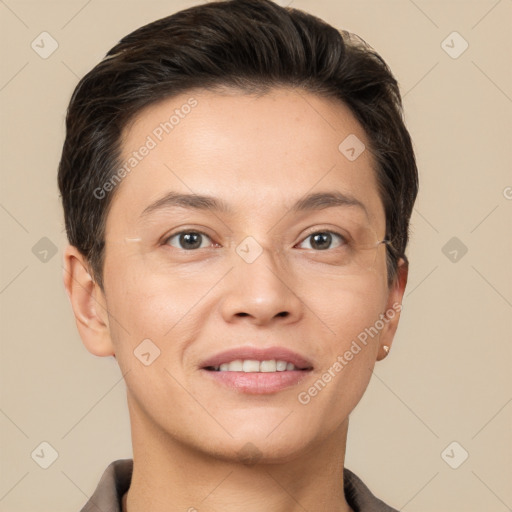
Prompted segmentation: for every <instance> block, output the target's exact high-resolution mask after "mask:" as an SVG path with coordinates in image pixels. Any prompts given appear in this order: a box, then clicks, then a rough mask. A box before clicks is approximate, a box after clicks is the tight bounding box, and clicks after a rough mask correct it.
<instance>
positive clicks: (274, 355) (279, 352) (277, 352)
mask: <svg viewBox="0 0 512 512" xmlns="http://www.w3.org/2000/svg"><path fill="white" fill-rule="evenodd" d="M237 359H241V360H248V359H250V360H256V361H269V360H272V359H274V360H276V361H277V360H279V361H287V362H289V363H292V364H293V365H294V366H295V367H296V368H297V369H296V370H286V371H276V372H268V373H267V372H243V371H241V372H238V371H213V368H214V367H218V366H220V365H221V364H222V363H229V362H230V361H235V360H237ZM312 369H313V365H312V364H311V363H310V362H309V361H308V360H307V359H305V358H304V357H302V356H300V355H299V354H297V353H295V352H292V351H291V350H288V349H286V348H284V347H271V348H266V349H261V348H255V347H240V348H235V349H231V350H226V351H225V352H221V353H219V354H216V355H215V356H213V357H210V358H208V359H206V360H205V361H203V362H202V363H201V370H202V372H203V374H204V375H205V376H206V377H207V378H210V379H212V380H213V381H215V382H217V383H218V384H221V385H223V386H226V387H228V388H231V389H234V390H236V391H239V392H243V393H248V394H255V395H261V394H269V393H276V392H278V391H281V390H283V389H285V388H288V387H290V386H295V385H297V384H299V383H300V382H302V381H303V380H304V379H305V378H306V377H307V376H308V375H309V374H310V372H311V370H312Z"/></svg>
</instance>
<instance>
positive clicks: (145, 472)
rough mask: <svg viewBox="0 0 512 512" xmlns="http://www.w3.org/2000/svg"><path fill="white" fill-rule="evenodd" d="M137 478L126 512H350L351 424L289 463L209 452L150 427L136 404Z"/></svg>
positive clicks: (125, 504)
mask: <svg viewBox="0 0 512 512" xmlns="http://www.w3.org/2000/svg"><path fill="white" fill-rule="evenodd" d="M129 406H130V416H131V425H132V443H133V460H134V465H133V475H132V481H131V485H130V489H129V492H128V493H127V494H125V495H124V497H123V512H149V511H151V512H164V511H165V512H169V511H173V510H180V511H188V512H197V511H199V510H200V511H201V512H213V511H215V510H222V511H223V512H235V511H236V512H238V511H239V510H241V509H243V510H244V511H245V512H260V511H261V510H266V511H269V512H304V510H308V511H309V512H320V511H325V510H329V511H333V512H351V508H350V507H349V505H348V503H347V502H346V499H345V495H344V492H343V464H344V458H345V445H346V436H347V428H348V419H347V420H346V421H345V422H344V423H343V424H342V425H340V427H339V428H338V429H337V430H336V431H335V432H333V433H332V435H331V436H330V437H329V438H327V439H324V440H322V441H321V442H319V443H316V444H314V445H311V446H310V447H309V449H307V450H304V451H302V452H301V453H300V454H299V455H297V456H294V457H290V458H289V459H287V460H284V461H283V460H280V461H276V460H275V459H272V456H271V454H262V456H261V458H259V459H258V461H257V463H254V464H251V463H248V462H247V461H245V462H246V463H242V462H240V460H232V459H230V458H229V457H227V456H225V457H223V456H222V455H219V454H215V455H212V454H207V453H204V451H199V450H197V449H195V448H194V447H193V446H191V445H189V444H185V443H183V442H178V441H177V440H176V439H174V438H171V437H170V436H168V434H166V433H162V431H161V430H159V429H158V428H156V427H155V426H154V424H150V422H149V421H147V419H146V418H144V416H143V415H142V414H140V413H141V411H140V410H137V408H136V407H134V406H133V404H130V401H129Z"/></svg>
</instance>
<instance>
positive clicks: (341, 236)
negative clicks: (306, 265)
mask: <svg viewBox="0 0 512 512" xmlns="http://www.w3.org/2000/svg"><path fill="white" fill-rule="evenodd" d="M191 233H194V234H197V235H201V236H204V237H207V238H209V239H210V240H211V237H210V236H209V235H207V234H206V233H204V232H203V231H200V230H197V229H195V230H192V229H191V230H184V231H178V232H177V233H173V234H172V235H169V236H168V237H166V238H165V239H164V241H163V245H170V244H169V241H170V240H172V239H173V238H175V237H179V236H180V235H184V234H191ZM327 233H328V234H330V235H335V236H336V237H338V238H339V239H341V242H342V245H345V244H347V243H348V241H347V238H346V237H345V236H343V235H342V234H341V233H338V232H336V231H333V230H330V229H325V230H315V231H312V232H310V233H309V234H308V235H306V237H305V238H303V239H302V240H301V241H300V242H299V244H302V243H303V242H304V241H306V240H307V239H308V238H310V237H312V236H314V235H320V234H327ZM299 244H297V245H299ZM217 245H218V244H217ZM171 247H174V246H171ZM174 248H175V249H180V250H182V251H186V252H194V251H196V250H197V249H204V247H199V248H197V249H183V248H181V247H174ZM308 250H315V249H313V248H311V249H308ZM324 250H332V248H330V249H318V250H317V251H316V252H323V251H324Z"/></svg>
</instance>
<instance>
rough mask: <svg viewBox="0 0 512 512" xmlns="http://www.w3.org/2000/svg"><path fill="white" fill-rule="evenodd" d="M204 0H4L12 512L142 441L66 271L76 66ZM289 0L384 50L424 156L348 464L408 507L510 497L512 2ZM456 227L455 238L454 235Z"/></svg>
mask: <svg viewBox="0 0 512 512" xmlns="http://www.w3.org/2000/svg"><path fill="white" fill-rule="evenodd" d="M196 3H197V2H194V1H151V2H142V0H137V1H119V0H118V1H115V0H92V1H91V0H89V1H85V0H73V1H28V0H0V16H1V25H0V37H1V41H0V48H1V52H2V66H1V77H0V108H1V119H2V126H1V133H0V144H1V170H2V190H1V197H0V203H1V204H0V222H1V224H2V233H3V237H4V241H3V244H2V247H3V250H2V273H1V277H0V290H1V294H0V301H1V311H2V321H1V330H2V353H1V367H2V368H1V369H2V376H1V400H0V409H1V411H0V429H1V449H2V455H1V457H0V460H1V482H0V510H1V511H2V512H28V511H31V512H43V511H45V512H47V511H50V510H51V511H54V512H61V511H62V512H64V511H72V510H76V511H77V512H78V510H79V509H80V508H81V507H82V506H83V504H84V503H85V501H86V500H87V498H88V497H89V496H90V495H91V493H92V492H93V490H94V488H95V486H96V484H97V482H98V480H99V477H100V475H101V473H102V472H103V470H104V469H105V467H106V466H107V465H108V464H109V463H110V462H111V461H113V460H115V459H119V458H124V457H130V456H131V445H130V432H129V418H128V413H127V407H126V403H125V388H124V382H123V381H122V380H121V375H120V372H119V369H118V367H117V365H116V364H115V361H114V360H113V359H112V358H110V359H107V358H98V357H95V356H92V355H90V354H89V353H88V352H87V351H86V350H85V348H84V347H83V345H82V344H81V341H80V339H79V337H78V334H77V332H76V329H75V325H74V320H73V318H72V314H71V309H70V307H69V303H68V301H67V298H66V296H65V293H64V290H63V286H62V248H63V246H64V244H65V238H64V235H63V222H62V214H61V210H60V203H59V200H58V192H57V187H56V169H57V164H58V160H59V157H60V151H61V145H62V142H63V136H64V129H63V127H64V114H65V109H66V107H67V103H68V101H69V98H70V95H71V92H72V90H73V88H74V87H75V85H76V83H77V81H78V79H79V77H81V76H82V75H83V74H85V73H86V72H87V71H88V70H89V69H90V68H91V67H92V66H93V65H94V64H96V63H97V62H98V61H99V60H100V59H101V58H102V57H103V55H104V54H105V52H106V51H107V50H108V49H109V48H111V47H112V46H113V45H114V44H115V43H116V42H117V41H118V39H119V38H120V37H122V36H123V35H125V34H126V33H128V32H130V31H132V30H133V29H135V28H137V27H139V26H140V25H142V24H145V23H147V22H150V21H153V20H155V19H157V18H160V17H163V16H165V15H168V14H170V13H172V12H174V11H177V10H179V9H181V8H184V7H187V6H191V5H194V4H196ZM280 3H282V4H286V3H290V2H287V1H286V0H285V1H283V2H280ZM291 4H292V5H293V6H295V7H299V8H303V9H305V10H307V11H310V12H312V13H314V14H316V15H318V16H320V17H322V18H324V19H326V20H327V21H328V22H330V23H331V24H333V25H335V26H337V27H339V28H346V29H348V30H351V31H354V32H356V33H357V34H359V35H360V36H362V37H363V38H364V39H365V40H367V41H368V42H369V43H370V44H371V45H372V46H374V47H375V48H376V49H377V50H378V51H379V52H380V53H381V55H382V56H383V57H384V58H385V59H386V60H387V62H388V63H389V65H390V66H391V68H392V70H393V71H394V73H395V75H396V76H397V78H398V80H399V82H400V84H401V87H402V92H403V95H404V103H405V110H406V117H407V122H408V126H409V128H410V131H411V134H412V137H413V139H414V142H415V147H416V151H417V157H418V163H419V168H420V173H421V189H420V195H419V199H418V202H417V204H416V209H415V212H414V215H413V218H412V241H411V245H410V249H409V257H410V260H411V263H412V265H411V274H410V280H409V285H408V290H407V292H406V298H405V300H404V311H403V314H402V321H401V325H400V328H399V332H398V334H397V338H396V339H395V344H394V346H393V350H392V352H391V354H390V356H389V357H388V358H387V359H386V360H384V361H383V362H381V363H378V364H377V366H376V369H375V372H374V378H373V380H372V382H371V384H370V386H369V388H368V391H367V393H366V395H365V397H364V398H363V400H362V402H361V403H360V405H359V406H358V408H357V409H356V411H355V412H354V413H353V415H352V420H351V429H350V433H349V448H348V454H347V460H346V466H347V467H348V468H350V469H352V470H353V471H355V472H356V473H357V474H358V475H359V476H360V477H361V478H362V479H363V480H364V481H365V483H366V484H367V485H368V486H369V487H370V489H371V490H372V491H373V492H374V493H375V494H376V495H377V496H379V497H381V498H382V499H383V500H384V501H386V502H389V503H390V504H392V505H394V506H395V507H396V508H398V509H399V510H404V511H407V512H473V511H475V512H476V511H478V512H482V511H484V510H485V511H486V512H505V511H507V510H510V509H512V487H511V486H510V481H511V474H512V460H511V459H512V441H511V440H512V436H511V431H512V429H511V427H512V421H511V420H512V386H511V381H512V379H511V375H512V372H511V355H512V354H511V351H512V349H511V347H512V344H511V334H510V333H511V331H512V329H511V328H512V322H511V318H512V270H511V267H512V265H511V261H512V247H511V240H512V237H511V233H512V173H511V170H510V169H511V167H510V134H511V133H512V126H511V121H510V120H511V117H512V115H511V114H512V112H511V111H512V108H511V107H512V99H511V98H512V85H511V78H512V77H511V68H510V62H511V51H510V50H511V32H512V31H511V21H512V1H511V0H501V1H496V0H479V1H462V0H458V1H456V0H451V1H433V0H415V1H414V2H413V1H412V0H396V1H356V0H350V1H345V0H343V1H334V0H324V1H313V0H293V2H291ZM43 31H47V32H49V33H50V34H51V36H52V37H53V38H54V39H55V40H56V41H57V42H58V45H59V46H58V49H57V50H56V51H55V52H54V53H53V54H52V55H51V56H49V57H48V58H47V59H43V58H41V57H40V56H39V55H38V54H37V53H36V52H35V51H34V50H33V49H32V48H31V43H32V41H33V40H36V42H37V41H38V40H40V39H37V37H38V36H39V34H40V33H41V32H43ZM453 31H457V32H458V33H460V35H461V36H462V37H463V38H464V40H465V41H467V43H468V44H469V47H468V48H467V50H466V51H465V52H464V53H462V54H461V55H460V56H459V57H458V58H452V57H450V56H449V55H448V54H447V53H446V51H445V49H443V46H442V42H443V41H444V40H445V39H446V38H447V36H449V34H451V33H452V32H453ZM446 44H448V45H449V46H452V48H451V49H450V48H446ZM462 45H463V41H462V40H461V39H457V36H455V39H454V37H453V36H451V37H450V38H448V40H447V42H446V43H445V45H444V48H446V49H448V50H449V51H451V52H452V54H453V52H458V51H460V50H461V49H462ZM46 48H48V46H46ZM43 237H47V238H48V239H49V240H50V241H51V242H52V243H53V244H55V246H56V247H57V248H58V253H57V254H55V255H52V253H51V251H50V252H48V253H47V254H46V253H44V252H43V251H44V250H48V248H49V242H48V241H47V240H43V241H42V242H40V240H41V239H42V238H43ZM452 237H457V239H458V241H456V242H455V243H456V244H459V248H457V247H456V246H452V245H448V246H447V247H446V248H444V247H445V244H447V242H448V241H449V240H450V239H452ZM38 243H39V244H40V245H36V244H38ZM453 243H454V242H451V244H453ZM461 244H463V245H464V246H465V247H467V253H466V254H465V255H463V256H461V255H462V252H461V250H460V247H462V245H461ZM34 246H35V249H33V248H34ZM443 248H444V249H443ZM454 249H455V250H456V251H458V252H457V254H458V260H457V261H455V262H453V261H451V260H450V258H453V257H454V255H455V253H453V252H452V254H450V251H453V250H454ZM445 253H446V254H448V256H446V255H445ZM45 257H46V261H44V258H45ZM41 259H43V261H41ZM43 441H46V442H48V443H49V444H50V445H52V446H53V447H54V449H55V450H56V451H57V452H58V458H57V460H56V461H55V462H54V463H53V464H52V465H51V466H50V467H49V468H48V469H42V468H41V467H39V465H38V464H37V463H36V462H35V461H34V460H33V459H32V457H31V453H32V452H33V451H34V450H36V449H37V450H36V452H40V448H38V447H39V445H40V443H41V442H43ZM453 441H456V442H457V443H458V444H459V445H460V446H459V445H457V446H456V447H455V448H454V450H453V452H452V451H451V450H448V457H447V456H446V455H445V456H444V458H443V457H442V456H441V454H442V452H443V450H444V449H445V448H446V447H447V446H448V445H449V444H450V443H452V442H453ZM462 450H466V451H467V452H468V453H469V458H468V459H467V460H466V461H465V462H464V463H463V464H462V465H460V467H458V469H452V468H451V467H450V466H449V465H448V464H447V463H446V462H445V460H448V461H450V462H451V463H452V464H454V463H457V462H460V460H461V454H462V453H463V452H462ZM46 453H49V452H48V451H47V452H46ZM35 458H36V459H37V457H35Z"/></svg>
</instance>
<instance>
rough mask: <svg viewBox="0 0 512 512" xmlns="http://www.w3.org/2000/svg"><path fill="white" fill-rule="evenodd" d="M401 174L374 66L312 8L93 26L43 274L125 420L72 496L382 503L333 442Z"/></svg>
mask: <svg viewBox="0 0 512 512" xmlns="http://www.w3.org/2000/svg"><path fill="white" fill-rule="evenodd" d="M417 180H418V177H417V169H416V164H415V158H414V153H413V149H412V145H411V141H410V137H409V134H408V132H407V130H406V128H405V126H404V123H403V120H402V116H401V103H400V95H399V92H398V87H397V84H396V81H395V79H394V78H393V76H392V74H391V72H390V71H389V69H388V68H387V66H386V65H385V63H384V62H383V61H382V59H381V58H380V57H379V56H378V55H377V54H376V53H375V52H374V51H373V50H371V49H370V48H368V47H367V46H366V45H365V44H364V43H363V42H362V41H360V40H359V39H357V38H356V37H354V36H351V35H350V34H348V33H346V32H342V33H340V32H338V31H337V30H335V29H334V28H332V27H330V26H329V25H327V24H325V23H324V22H322V21H321V20H319V19H317V18H314V17H313V16H311V15H308V14H306V13H304V12H301V11H298V10H294V9H289V8H288V9H285V8H282V7H279V6H277V5H275V4H273V3H271V2H270V1H268V0H234V1H225V2H212V3H209V4H205V5H201V6H198V7H194V8H190V9H187V10H184V11H181V12H178V13H176V14H174V15H173V16H170V17H168V18H164V19H162V20H158V21H156V22H154V23H151V24H149V25H147V26H145V27H142V28H140V29H139V30H136V31H135V32H133V33H132V34H130V35H128V36H126V37H125V38H124V39H123V40H122V41H121V42H120V43H119V44H118V45H116V46H115V47H114V48H113V49H112V50H111V51H110V52H109V53H108V54H107V56H106V57H105V59H104V60H103V61H102V62H100V63H99V64H98V65H97V66H96V67H95V68H94V69H93V70H92V71H91V72H89V73H88V74H87V75H86V76H85V77H84V78H83V79H82V80H81V81H80V83H79V84H78V86H77V88H76V90H75V92H74V94H73V97H72V99H71V103H70V107H69V110H68V116H67V135H66V141H65V143H64V148H63V154H62V159H61V163H60V168H59V186H60V190H61V194H62V200H63V205H64V213H65V219H66V228H67V234H68V238H69V242H70V245H69V246H68V248H67V249H66V251H65V270H66V271H65V278H64V280H65V286H66V290H67V292H68V295H69V297H70V299H71V303H72V307H73V311H74V314H75V317H76V321H77V326H78V330H79V333H80V336H81V338H82V340H83V342H84V344H85V346H86V347H87V349H88V350H89V351H90V352H91V353H93V354H95V355H98V356H111V355H113V356H114V357H115V358H116V360H117V362H118V363H119V366H120V369H121V371H122V373H123V376H124V378H125V382H126V387H127V400H128V407H129V412H130V419H131V429H132V443H133V463H132V461H131V460H121V461H116V462H114V463H113V464H111V465H110V466H109V468H108V469H107V470H106V472H105V473H104V475H103V477H102V480H101V482H100V484H99V486H98V488H97V490H96V492H95V494H94V495H93V496H92V497H91V499H90V500H89V502H88V503H87V504H86V506H85V507H84V508H83V511H84V512H90V511H93V510H101V511H103V512H106V511H107V510H110V511H114V510H115V511H123V512H126V511H129V512H149V511H152V512H160V511H164V510H165V511H166V512H168V511H189V512H193V511H201V512H202V511H214V510H222V511H224V512H230V511H239V510H244V511H248V512H251V511H271V512H285V511H286V512H290V511H293V512H295V511H299V510H300V511H304V510H307V511H309V512H316V511H318V512H320V511H329V512H347V511H353V512H367V511H392V510H394V509H392V508H390V507H389V506H387V505H386V504H385V503H383V502H382V501H380V500H379V499H377V498H376V497H375V496H373V494H372V493H371V492H370V490H369V489H368V488H367V487H366V486H365V485H364V483H363V482H362V481H361V480H360V479H359V478H358V477H357V476H356V475H354V474H353V473H351V472H350V471H349V470H348V469H346V468H344V458H345V449H346V439H347V429H348V422H349V415H350V412H351V411H352V410H353V409H354V407H355V406H356V405H357V403H358V402H359V400H360V399H361V397H362V395H363V393H364V391H365V389H366V387H367V385H368V383H369V380H370V377H371V373H372V369H373V367H374V364H375V362H376V361H379V360H381V359H383V358H384V357H385V356H386V355H387V353H388V352H389V349H390V347H391V344H392V341H393V337H394V334H395V331H396V329H397V326H398V320H399V317H400V310H401V300H402V296H403V293H404V290H405V286H406V281H407V265H408V263H407V258H406V256H405V249H406V245H407V241H408V225H409V218H410V215H411V211H412V207H413V204H414V200H415V197H416V194H417V188H418V181H417Z"/></svg>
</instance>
